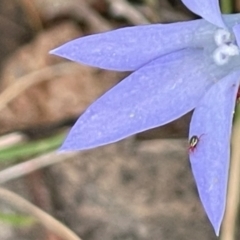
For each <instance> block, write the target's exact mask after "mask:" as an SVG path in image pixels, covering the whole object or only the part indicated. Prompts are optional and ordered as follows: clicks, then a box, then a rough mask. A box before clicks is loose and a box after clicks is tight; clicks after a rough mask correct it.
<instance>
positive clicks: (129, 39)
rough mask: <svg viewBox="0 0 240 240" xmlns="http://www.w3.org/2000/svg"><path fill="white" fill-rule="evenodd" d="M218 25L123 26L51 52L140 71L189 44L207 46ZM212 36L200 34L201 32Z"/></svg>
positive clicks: (98, 63) (106, 67) (184, 23)
mask: <svg viewBox="0 0 240 240" xmlns="http://www.w3.org/2000/svg"><path fill="white" fill-rule="evenodd" d="M213 29H214V26H213V25H212V24H209V23H208V22H206V21H205V20H195V21H188V22H180V23H172V24H151V25H143V26H135V27H127V28H122V29H118V30H114V31H110V32H106V33H100V34H95V35H91V36H87V37H82V38H79V39H75V40H73V41H70V42H68V43H66V44H64V45H63V46H61V47H59V48H56V49H54V50H52V51H51V52H50V53H52V54H55V55H58V56H61V57H64V58H67V59H70V60H72V61H76V62H79V63H84V64H87V65H91V66H95V67H100V68H103V69H110V70H117V71H132V70H136V69H138V68H140V67H142V66H143V65H145V64H146V63H148V62H150V61H152V60H154V59H156V58H158V57H160V56H161V55H164V54H167V53H171V52H173V51H176V50H180V49H183V48H186V47H191V46H192V47H195V46H196V45H199V44H200V43H198V42H199V40H200V41H203V42H204V43H202V44H200V45H202V46H204V45H205V44H206V43H205V42H206V39H207V40H208V39H211V41H213V40H212V39H213V37H212V31H211V30H213ZM198 31H199V33H200V34H203V35H204V34H206V35H208V37H207V36H205V35H204V37H198V36H197V33H198Z"/></svg>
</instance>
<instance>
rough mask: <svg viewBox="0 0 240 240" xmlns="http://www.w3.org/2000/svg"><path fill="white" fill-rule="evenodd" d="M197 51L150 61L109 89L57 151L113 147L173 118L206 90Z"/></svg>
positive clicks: (203, 63)
mask: <svg viewBox="0 0 240 240" xmlns="http://www.w3.org/2000/svg"><path fill="white" fill-rule="evenodd" d="M208 65H209V63H208V62H207V61H206V59H205V57H204V54H203V51H202V50H182V51H179V52H176V53H174V54H170V55H166V56H164V57H162V58H159V59H156V60H154V61H152V62H151V63H149V64H147V65H145V66H144V67H143V68H141V69H139V70H137V71H136V72H134V73H133V74H131V75H130V76H129V77H127V78H126V79H125V80H124V81H122V82H121V83H119V84H118V85H117V86H116V87H114V88H113V89H111V90H110V91H109V92H107V93H106V94H105V95H103V96H102V97H101V98H99V99H98V100H97V101H96V102H95V103H93V104H92V105H91V106H90V107H89V108H88V109H87V111H86V112H85V113H84V114H83V115H82V116H81V117H80V118H79V119H78V121H77V123H76V124H75V125H74V126H73V128H72V129H71V131H70V134H69V135H68V137H67V139H66V141H65V142H64V144H63V146H62V148H61V149H60V150H82V149H88V148H93V147H97V146H101V145H104V144H108V143H112V142H116V141H118V140H121V139H123V138H125V137H128V136H130V135H132V134H135V133H138V132H141V131H144V130H146V129H150V128H154V127H157V126H160V125H163V124H166V123H168V122H171V121H172V120H174V119H176V118H179V117H180V116H182V115H184V114H185V113H187V112H189V111H190V110H192V109H193V108H194V107H195V106H196V104H197V102H198V101H199V99H200V98H201V97H202V96H203V94H204V92H205V91H206V89H208V88H209V87H210V86H212V84H213V81H212V75H211V76H210V75H209V73H208V70H206V69H207V66H208Z"/></svg>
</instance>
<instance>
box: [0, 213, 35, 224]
mask: <svg viewBox="0 0 240 240" xmlns="http://www.w3.org/2000/svg"><path fill="white" fill-rule="evenodd" d="M0 222H2V223H5V224H8V225H11V226H14V227H29V226H31V225H32V224H34V223H35V220H34V219H33V218H31V217H29V216H24V215H19V214H7V213H1V212H0Z"/></svg>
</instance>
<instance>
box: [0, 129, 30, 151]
mask: <svg viewBox="0 0 240 240" xmlns="http://www.w3.org/2000/svg"><path fill="white" fill-rule="evenodd" d="M26 139H27V137H26V136H25V135H24V134H23V133H20V132H14V133H9V134H6V135H4V136H1V137H0V148H6V147H9V146H12V145H15V144H18V143H23V142H24V141H26Z"/></svg>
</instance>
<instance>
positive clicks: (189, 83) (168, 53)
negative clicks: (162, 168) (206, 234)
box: [51, 0, 240, 235]
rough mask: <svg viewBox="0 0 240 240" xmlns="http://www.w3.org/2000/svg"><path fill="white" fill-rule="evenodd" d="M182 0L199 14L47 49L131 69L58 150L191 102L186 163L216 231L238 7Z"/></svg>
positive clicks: (118, 133)
mask: <svg viewBox="0 0 240 240" xmlns="http://www.w3.org/2000/svg"><path fill="white" fill-rule="evenodd" d="M182 2H183V3H184V4H185V5H186V6H187V7H188V8H189V9H190V10H192V11H193V12H194V13H196V14H198V15H199V16H201V17H202V18H203V19H198V20H193V21H186V22H180V23H171V24H149V25H143V26H133V27H127V28H122V29H118V30H114V31H109V32H106V33H99V34H95V35H91V36H86V37H83V38H79V39H75V40H73V41H70V42H68V43H66V44H64V45H63V46H60V47H58V48H56V49H54V50H52V51H51V53H52V54H55V55H58V56H61V57H65V58H67V59H69V60H72V61H76V62H79V63H82V64H87V65H90V66H95V67H99V68H103V69H110V70H117V71H133V73H132V74H130V75H129V76H128V77H127V78H125V79H124V81H122V82H120V83H119V84H118V85H117V86H115V87H114V88H112V89H110V90H109V91H108V92H107V93H105V94H104V95H103V96H102V97H100V98H99V99H98V100H97V101H96V102H94V103H93V104H92V105H91V106H90V107H89V108H88V109H87V110H86V112H85V113H84V114H83V115H82V116H81V117H80V118H79V119H78V120H77V122H76V124H75V125H74V126H73V128H72V129H71V131H70V133H69V135H68V136H67V138H66V140H65V141H64V143H63V145H62V147H61V149H60V150H62V151H75V150H83V149H90V148H94V147H99V146H102V145H105V144H109V143H113V142H116V141H119V140H121V139H123V138H126V137H128V136H130V135H133V134H136V133H138V132H141V131H145V130H147V129H151V128H154V127H158V126H162V125H164V124H166V123H168V122H171V121H173V120H175V119H177V118H179V117H180V116H183V115H184V114H186V113H187V112H189V111H191V110H193V109H195V111H194V114H193V117H192V120H191V124H190V131H189V135H190V136H189V138H190V141H189V149H188V150H189V155H190V162H191V166H192V172H193V175H194V178H195V182H196V185H197V188H198V192H199V197H200V199H201V201H202V204H203V207H204V209H205V212H206V214H207V216H208V218H209V220H210V222H211V223H212V225H213V228H214V230H215V233H216V235H218V234H219V231H220V227H221V222H222V219H223V214H224V211H225V202H226V194H227V181H228V170H229V161H230V159H229V158H230V137H231V127H232V118H233V112H234V107H235V104H236V96H237V102H239V96H240V94H239V92H238V91H237V90H238V89H239V79H240V49H239V45H240V14H230V15H222V14H221V12H220V6H219V1H218V0H182ZM205 133H206V136H204V137H203V135H205Z"/></svg>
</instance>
